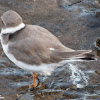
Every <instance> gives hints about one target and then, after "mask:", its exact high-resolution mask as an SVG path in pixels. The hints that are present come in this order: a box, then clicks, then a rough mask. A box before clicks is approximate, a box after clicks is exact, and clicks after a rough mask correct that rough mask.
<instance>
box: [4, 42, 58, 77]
mask: <svg viewBox="0 0 100 100" xmlns="http://www.w3.org/2000/svg"><path fill="white" fill-rule="evenodd" d="M2 48H3V51H4V53H5V54H6V56H7V57H8V58H9V59H10V60H11V61H12V62H13V63H15V64H16V65H17V66H18V67H20V68H22V69H24V70H27V71H30V72H37V73H39V74H43V75H51V72H52V71H53V70H54V69H55V68H56V67H57V65H58V64H57V63H53V64H44V63H43V64H41V65H30V64H27V63H24V62H22V61H18V60H17V59H16V58H15V57H14V55H13V54H11V53H9V48H8V45H4V44H2Z"/></svg>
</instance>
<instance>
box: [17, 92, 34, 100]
mask: <svg viewBox="0 0 100 100" xmlns="http://www.w3.org/2000/svg"><path fill="white" fill-rule="evenodd" d="M16 100H35V99H34V97H33V96H32V95H30V94H29V93H26V94H24V95H21V96H19V97H18V98H16Z"/></svg>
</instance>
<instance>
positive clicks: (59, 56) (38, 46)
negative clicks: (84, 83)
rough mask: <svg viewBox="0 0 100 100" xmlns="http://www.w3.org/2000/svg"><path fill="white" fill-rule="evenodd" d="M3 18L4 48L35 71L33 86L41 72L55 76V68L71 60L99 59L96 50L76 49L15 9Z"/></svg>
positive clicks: (13, 57) (30, 69)
mask: <svg viewBox="0 0 100 100" xmlns="http://www.w3.org/2000/svg"><path fill="white" fill-rule="evenodd" d="M1 21H2V26H1V33H0V40H1V45H2V48H3V51H4V53H5V55H6V56H7V57H8V58H9V59H10V60H11V61H12V62H13V63H14V64H16V65H17V66H18V67H20V68H22V69H24V70H26V71H29V72H31V73H32V76H33V83H32V85H31V87H32V88H35V87H37V84H36V80H37V75H38V74H41V75H51V73H52V72H53V71H54V70H55V68H57V67H58V66H63V65H64V64H66V63H67V62H68V61H71V60H72V61H74V60H75V61H77V60H82V61H91V60H95V55H93V54H91V52H92V50H73V49H71V48H68V47H66V46H64V45H63V44H62V43H61V42H60V41H59V39H58V38H57V37H56V36H54V35H53V34H52V33H51V32H49V31H48V30H47V29H45V28H43V27H41V26H38V25H28V24H25V23H24V22H23V19H22V17H21V16H20V15H19V14H18V13H17V12H16V11H14V10H8V11H6V12H4V13H3V14H2V16H1Z"/></svg>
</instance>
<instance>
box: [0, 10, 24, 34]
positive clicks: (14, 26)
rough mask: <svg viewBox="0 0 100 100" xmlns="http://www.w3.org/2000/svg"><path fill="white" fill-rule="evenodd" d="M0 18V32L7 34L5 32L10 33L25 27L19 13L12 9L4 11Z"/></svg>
mask: <svg viewBox="0 0 100 100" xmlns="http://www.w3.org/2000/svg"><path fill="white" fill-rule="evenodd" d="M1 20H2V28H1V33H2V34H7V33H11V34H12V33H14V32H16V31H18V30H20V29H22V28H23V27H25V24H24V23H23V20H22V18H21V17H20V15H19V14H18V13H17V12H15V11H13V10H9V11H7V12H5V13H4V14H3V15H2V16H1Z"/></svg>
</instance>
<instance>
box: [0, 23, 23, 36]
mask: <svg viewBox="0 0 100 100" xmlns="http://www.w3.org/2000/svg"><path fill="white" fill-rule="evenodd" d="M24 27H25V24H24V23H21V24H19V25H18V26H16V27H9V28H6V29H1V33H2V34H7V33H15V32H16V31H18V30H20V29H22V28H24Z"/></svg>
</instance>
